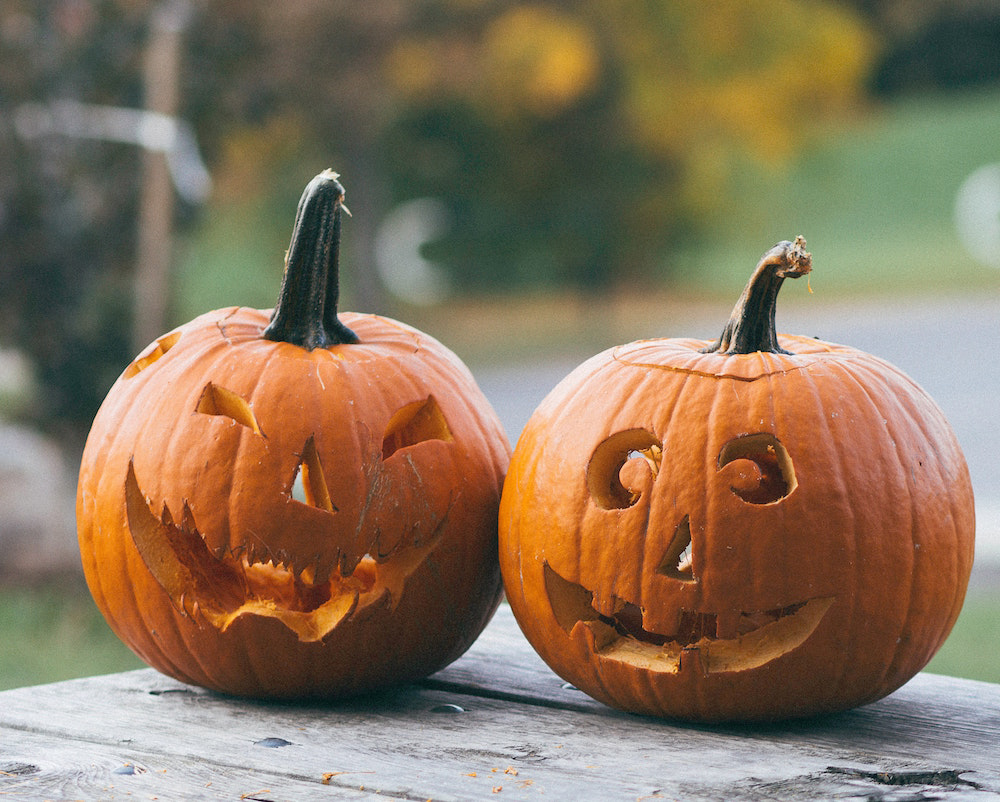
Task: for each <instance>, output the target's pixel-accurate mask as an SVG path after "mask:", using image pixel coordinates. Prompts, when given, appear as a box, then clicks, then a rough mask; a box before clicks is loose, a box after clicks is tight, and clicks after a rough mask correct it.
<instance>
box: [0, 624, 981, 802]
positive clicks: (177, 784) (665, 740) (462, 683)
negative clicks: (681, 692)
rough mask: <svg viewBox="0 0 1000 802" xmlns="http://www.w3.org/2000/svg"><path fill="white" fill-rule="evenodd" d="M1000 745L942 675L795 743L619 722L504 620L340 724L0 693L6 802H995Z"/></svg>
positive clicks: (109, 693) (0, 766) (182, 696)
mask: <svg viewBox="0 0 1000 802" xmlns="http://www.w3.org/2000/svg"><path fill="white" fill-rule="evenodd" d="M269 739H270V740H269ZM998 743H1000V686H997V685H992V684H988V683H977V682H970V681H964V680H955V679H949V678H944V677H937V676H933V675H920V676H918V677H917V678H915V679H914V680H913V681H912V682H911V683H910V684H908V685H907V686H906V687H904V688H903V689H901V690H900V691H898V692H897V693H896V694H893V695H892V696H891V697H889V698H887V699H884V700H882V701H881V702H877V703H875V704H873V705H869V706H867V707H865V708H861V709H859V710H854V711H850V712H847V713H843V714H838V715H835V716H827V717H823V718H820V719H815V720H810V721H798V722H791V723H785V724H780V725H768V726H753V727H750V726H746V727H733V726H727V727H707V726H690V725H679V724H676V723H671V722H666V721H659V720H655V719H649V718H644V717H640V716H634V715H630V714H626V713H621V712H618V711H614V710H610V709H608V708H606V707H604V706H603V705H601V704H599V703H597V702H594V701H593V700H590V699H588V698H587V697H586V696H584V695H583V694H581V693H580V692H579V691H575V690H573V689H570V688H566V687H564V683H562V681H561V680H560V679H559V678H558V677H556V676H555V675H554V674H552V673H551V672H550V671H549V670H548V668H546V667H545V665H544V664H543V663H542V662H541V661H540V660H539V659H538V657H537V656H536V655H535V654H534V652H532V651H531V649H530V647H529V646H528V644H527V643H526V642H525V641H524V639H523V638H522V637H521V635H520V633H519V632H518V631H517V628H516V625H515V624H514V623H513V619H512V618H511V616H510V612H509V610H508V609H506V608H502V609H501V611H500V613H499V614H498V616H497V618H496V619H495V621H494V622H493V623H492V624H491V625H490V627H489V628H488V630H487V631H486V633H484V635H483V637H482V638H480V640H479V641H478V642H477V643H476V645H475V646H474V647H473V648H472V649H471V650H470V652H469V653H468V654H467V655H465V656H464V657H463V658H462V659H461V660H459V661H457V662H456V663H455V664H453V665H452V666H450V667H449V668H447V669H445V670H444V671H441V672H439V673H438V674H436V675H435V676H434V677H431V678H430V679H428V680H426V681H424V682H423V683H419V684H417V685H412V686H407V687H404V688H400V689H398V690H395V691H392V692H390V693H385V694H381V695H379V696H376V697H371V698H365V699H355V700H351V701H348V702H340V703H337V704H326V705H273V704H262V703H253V702H246V701H239V700H233V699H228V698H225V697H221V696H218V695H215V694H211V693H208V692H205V691H202V690H200V689H196V688H190V687H187V686H184V685H181V684H180V683H177V682H174V681H173V680H170V679H168V678H166V677H163V676H161V675H159V674H157V673H156V672H154V671H152V670H144V671H134V672H127V673H124V674H115V675H111V676H108V677H96V678H89V679H82V680H74V681H71V682H64V683H57V684H53V685H46V686H40V687H35V688H21V689H17V690H13V691H6V692H3V693H0V799H117V798H124V797H126V796H128V797H130V798H139V799H149V798H152V797H158V798H159V799H162V800H167V799H196V798H197V799H230V800H238V799H240V798H244V799H267V800H293V799H294V800H301V799H359V800H360V799H386V798H392V799H407V800H409V799H413V800H418V799H419V800H423V799H439V800H463V799H492V798H497V799H536V798H540V797H546V798H549V799H579V800H586V799H595V800H615V799H629V800H632V799H650V798H653V799H655V798H684V799H726V800H750V799H753V800H757V799H829V798H847V799H849V798H857V799H873V800H886V802H890V801H892V800H918V799H922V800H923V799H932V798H934V799H948V800H958V799H969V800H982V799H988V798H1000V746H998ZM122 772H125V773H122Z"/></svg>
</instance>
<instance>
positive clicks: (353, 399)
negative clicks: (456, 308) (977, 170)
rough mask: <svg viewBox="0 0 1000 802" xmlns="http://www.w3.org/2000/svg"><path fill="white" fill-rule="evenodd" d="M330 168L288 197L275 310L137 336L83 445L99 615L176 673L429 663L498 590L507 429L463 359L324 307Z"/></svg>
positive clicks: (335, 234)
mask: <svg viewBox="0 0 1000 802" xmlns="http://www.w3.org/2000/svg"><path fill="white" fill-rule="evenodd" d="M342 200H343V187H342V186H341V185H340V184H339V182H338V181H337V180H336V176H335V174H332V173H329V172H326V173H324V174H322V175H320V176H318V177H317V178H316V179H315V180H314V181H313V182H311V183H310V185H309V186H308V187H307V188H306V192H305V193H304V194H303V197H302V201H301V202H300V205H299V215H298V217H297V218H296V224H295V229H294V233H293V236H292V243H291V247H290V248H289V252H288V257H287V261H286V270H285V277H284V281H283V283H282V290H281V295H280V297H279V301H278V304H277V305H276V307H275V309H274V310H273V311H272V310H257V309H246V308H238V307H230V308H225V309H219V310H215V311H213V312H208V313H206V314H204V315H202V316H200V317H198V318H196V319H195V320H193V321H191V322H189V323H187V324H185V325H183V326H181V327H179V328H177V329H175V330H174V331H172V332H170V333H168V334H166V335H164V336H163V337H161V338H159V339H158V340H157V341H155V342H153V343H152V344H150V345H149V346H148V347H147V348H146V349H145V350H144V351H143V352H142V353H141V354H140V355H139V356H138V357H136V359H135V360H134V361H133V362H132V363H131V364H130V365H129V366H128V367H127V368H126V369H125V370H124V372H123V373H122V375H121V376H120V377H119V379H118V380H117V382H115V384H114V386H113V387H112V388H111V390H110V391H109V393H108V396H107V398H106V399H105V401H104V403H103V404H102V406H101V409H100V410H99V412H98V414H97V416H96V418H95V420H94V424H93V426H92V428H91V432H90V435H89V437H88V440H87V444H86V448H85V449H84V454H83V459H82V462H81V468H80V477H79V483H78V488H77V528H78V534H79V542H80V550H81V555H82V559H83V567H84V573H85V575H86V578H87V582H88V585H89V587H90V589H91V592H92V594H93V596H94V600H95V601H96V603H97V606H98V607H99V608H100V610H101V612H102V613H103V614H104V616H105V618H106V619H107V620H108V622H109V624H110V625H111V627H112V629H113V630H114V631H115V632H116V633H117V634H118V635H119V636H120V637H121V638H122V640H124V641H125V643H126V644H128V645H129V646H130V647H131V648H132V649H133V650H134V651H135V652H136V653H137V654H138V655H139V656H140V657H142V658H143V659H144V660H146V661H147V662H148V663H149V664H150V665H152V666H154V667H155V668H158V669H159V670H161V671H163V672H164V673H167V674H169V675H171V676H173V677H176V678H177V679H180V680H183V681H185V682H191V683H195V684H198V685H203V686H205V687H208V688H212V689H215V690H219V691H224V692H227V693H233V694H240V695H247V696H259V697H305V696H343V695H346V694H352V693H358V692H361V691H365V690H369V689H372V688H377V687H382V686H385V685H389V684H393V683H399V682H405V681H408V680H412V679H415V678H419V677H422V676H425V675H427V674H429V673H431V672H433V671H435V670H437V669H438V668H441V667H442V666H444V665H446V664H447V663H449V662H451V661H452V660H454V659H455V658H456V657H458V656H459V655H460V654H461V653H462V652H464V651H465V649H467V648H468V647H469V645H471V643H472V642H473V640H475V638H476V636H477V635H478V634H479V632H480V631H481V630H482V629H483V627H484V626H485V625H486V623H487V622H488V621H489V619H490V616H491V615H492V614H493V611H494V610H495V609H496V606H497V604H498V603H499V600H500V592H501V585H500V576H499V566H498V564H497V558H496V515H497V507H498V504H499V496H500V487H501V484H502V481H503V476H504V472H505V469H506V466H507V462H508V459H509V446H508V445H507V442H506V438H505V436H504V434H503V430H502V427H501V425H500V423H499V420H498V419H497V417H496V414H495V413H494V412H493V410H492V408H491V407H490V406H489V404H488V402H487V401H486V399H485V398H484V397H483V395H482V393H481V392H480V390H479V388H478V387H477V386H476V384H475V381H474V380H473V378H472V376H471V374H470V373H469V371H468V369H467V368H466V367H465V366H464V365H463V364H462V363H461V361H460V360H459V359H458V358H457V357H456V356H455V355H454V354H453V353H452V352H451V351H449V350H448V349H447V348H445V347H444V346H443V345H442V344H441V343H439V342H437V341H436V340H435V339H433V338H432V337H429V336H428V335H426V334H424V333H422V332H420V331H418V330H416V329H414V328H411V327H409V326H406V325H405V324H402V323H399V322H397V321H393V320H389V319H387V318H382V317H378V316H375V315H361V314H352V313H344V314H342V315H339V316H338V313H337V297H338V287H337V280H338V273H337V268H338V244H339V233H340V219H341V208H342Z"/></svg>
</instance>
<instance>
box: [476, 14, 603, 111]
mask: <svg viewBox="0 0 1000 802" xmlns="http://www.w3.org/2000/svg"><path fill="white" fill-rule="evenodd" d="M482 67H483V72H484V78H485V85H484V88H485V89H486V90H487V92H486V98H488V99H489V102H491V103H497V104H499V105H500V107H501V110H502V111H504V112H505V113H515V114H516V113H517V112H518V111H519V110H527V111H529V112H531V113H533V114H536V115H538V116H543V117H547V116H555V115H557V114H561V113H562V112H563V111H565V110H566V109H567V108H570V107H571V106H573V105H574V104H575V103H576V102H577V100H578V99H579V98H581V97H582V96H583V95H585V94H586V93H587V92H589V91H590V90H592V89H593V88H594V86H595V84H596V83H597V79H598V75H599V72H600V56H599V54H598V51H597V46H596V43H595V41H594V37H593V36H592V34H591V32H590V31H589V30H588V28H587V27H586V26H585V25H584V24H583V22H582V21H580V20H578V19H577V18H575V17H572V16H570V15H568V14H564V13H562V12H558V11H555V10H553V9H551V8H547V7H544V6H520V7H516V8H512V9H511V10H509V11H507V12H506V13H505V14H502V15H501V16H499V17H497V18H496V19H495V20H493V21H492V22H491V23H490V24H489V25H488V26H487V28H486V31H485V34H484V36H483V40H482Z"/></svg>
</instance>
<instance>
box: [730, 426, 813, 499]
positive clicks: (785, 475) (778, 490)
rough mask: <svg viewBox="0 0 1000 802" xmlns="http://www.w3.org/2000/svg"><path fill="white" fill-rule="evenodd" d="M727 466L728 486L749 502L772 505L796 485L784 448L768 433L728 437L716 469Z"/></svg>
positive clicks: (793, 469) (788, 457)
mask: <svg viewBox="0 0 1000 802" xmlns="http://www.w3.org/2000/svg"><path fill="white" fill-rule="evenodd" d="M727 466H731V467H729V470H728V471H727V476H728V479H729V482H730V489H731V490H732V491H733V493H735V494H736V495H737V496H739V497H740V498H741V499H743V501H746V502H747V503H749V504H774V503H776V502H778V501H781V500H782V499H783V498H786V497H787V496H788V495H790V494H791V492H792V491H793V490H795V488H796V487H797V486H798V481H797V480H796V478H795V468H794V466H793V465H792V458H791V457H790V456H789V454H788V450H787V449H786V448H785V447H784V445H782V443H781V441H780V440H778V438H777V437H775V436H774V435H773V434H771V433H770V432H759V433H757V434H747V435H742V436H741V437H737V438H735V439H733V440H730V441H729V442H728V443H726V444H725V445H724V446H723V447H722V450H721V451H720V452H719V459H718V470H720V471H721V470H722V469H723V468H726V467H727Z"/></svg>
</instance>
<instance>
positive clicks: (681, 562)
mask: <svg viewBox="0 0 1000 802" xmlns="http://www.w3.org/2000/svg"><path fill="white" fill-rule="evenodd" d="M656 572H657V573H658V574H662V575H663V576H666V577H670V578H671V579H679V580H680V581H681V582H696V581H697V580H696V579H695V577H694V566H693V564H692V562H691V520H690V518H688V516H686V515H685V516H684V517H683V518H682V519H681V522H680V523H679V524H677V529H675V530H674V537H673V540H671V541H670V547H669V548H668V549H667V553H666V554H664V555H663V561H662V562H661V563H660V567H659V568H657V569H656Z"/></svg>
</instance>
